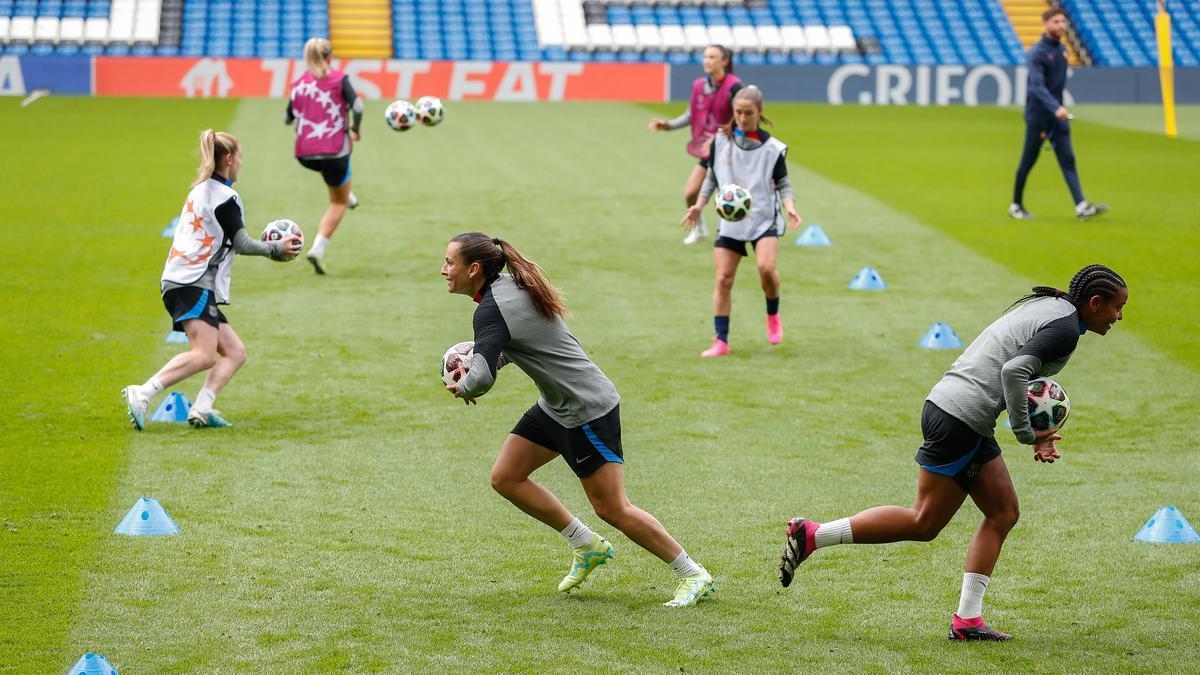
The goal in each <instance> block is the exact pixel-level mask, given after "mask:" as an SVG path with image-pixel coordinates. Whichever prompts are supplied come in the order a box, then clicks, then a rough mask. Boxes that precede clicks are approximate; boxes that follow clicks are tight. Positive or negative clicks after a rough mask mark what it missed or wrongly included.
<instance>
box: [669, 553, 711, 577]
mask: <svg viewBox="0 0 1200 675" xmlns="http://www.w3.org/2000/svg"><path fill="white" fill-rule="evenodd" d="M703 569H704V568H703V567H701V566H700V563H698V562H696V561H695V560H692V558H691V556H689V555H688V554H687V551H680V552H679V557H677V558H675V559H674V560H672V561H671V571H672V572H674V573H675V576H677V577H679V578H680V579H682V578H684V577H691V576H695V575H697V574H699V573H700V571H701V570H703Z"/></svg>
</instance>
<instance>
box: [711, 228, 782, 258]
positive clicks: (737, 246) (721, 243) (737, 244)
mask: <svg viewBox="0 0 1200 675" xmlns="http://www.w3.org/2000/svg"><path fill="white" fill-rule="evenodd" d="M767 237H775V238H776V239H778V238H779V233H778V232H776V231H775V228H771V229H769V230H767V232H766V234H764V235H762V236H761V237H759V238H758V239H755V240H754V241H752V242H750V246H752V247H755V248H757V247H758V242H760V241H762V240H763V239H766V238H767ZM713 248H727V249H729V250H730V251H733V252H734V253H736V254H738V255H740V256H742V257H743V258H745V257H746V253H747V251H746V242H744V241H742V240H741V239H730V238H729V237H717V240H716V241H714V242H713Z"/></svg>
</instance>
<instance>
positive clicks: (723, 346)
mask: <svg viewBox="0 0 1200 675" xmlns="http://www.w3.org/2000/svg"><path fill="white" fill-rule="evenodd" d="M727 354H729V343H728V342H725V341H724V340H722V339H720V338H713V343H712V346H711V347H709V348H708V349H705V350H704V351H702V352H700V356H702V357H704V358H708V357H710V356H725V355H727Z"/></svg>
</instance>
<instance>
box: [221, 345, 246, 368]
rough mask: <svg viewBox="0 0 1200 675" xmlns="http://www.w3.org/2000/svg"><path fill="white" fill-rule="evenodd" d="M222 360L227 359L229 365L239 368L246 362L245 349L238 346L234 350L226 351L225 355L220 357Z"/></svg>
mask: <svg viewBox="0 0 1200 675" xmlns="http://www.w3.org/2000/svg"><path fill="white" fill-rule="evenodd" d="M222 358H226V359H229V361H230V362H231V363H233V364H234V365H236V366H238V367H239V368H240V367H241V366H242V364H243V363H245V362H246V347H245V346H243V345H238V346H237V347H236V348H234V349H229V350H226V351H225V354H223V355H222Z"/></svg>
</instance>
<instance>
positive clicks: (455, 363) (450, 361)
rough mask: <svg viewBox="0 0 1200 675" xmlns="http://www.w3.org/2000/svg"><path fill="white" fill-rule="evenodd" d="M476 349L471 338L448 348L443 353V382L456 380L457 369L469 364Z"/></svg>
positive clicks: (448, 382) (447, 382)
mask: <svg viewBox="0 0 1200 675" xmlns="http://www.w3.org/2000/svg"><path fill="white" fill-rule="evenodd" d="M474 350H475V343H474V342H471V341H469V340H468V341H467V342H460V343H458V344H456V345H454V346H453V347H451V348H450V349H447V350H446V353H445V354H442V365H441V375H442V382H445V383H446V384H450V383H451V382H455V381H456V380H457V378H456V377H455V375H456V374H457V373H456V372H455V371H457V370H458V369H459V368H461V367H463V366H465V365H467V362H468V361H470V360H471V356H473V355H474V354H475V351H474Z"/></svg>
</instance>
